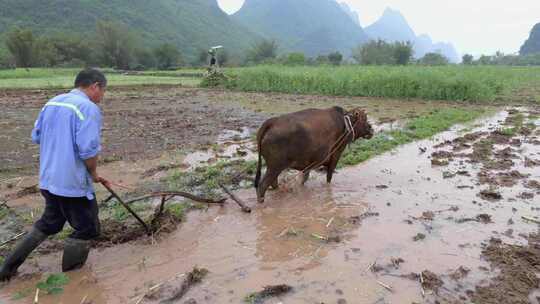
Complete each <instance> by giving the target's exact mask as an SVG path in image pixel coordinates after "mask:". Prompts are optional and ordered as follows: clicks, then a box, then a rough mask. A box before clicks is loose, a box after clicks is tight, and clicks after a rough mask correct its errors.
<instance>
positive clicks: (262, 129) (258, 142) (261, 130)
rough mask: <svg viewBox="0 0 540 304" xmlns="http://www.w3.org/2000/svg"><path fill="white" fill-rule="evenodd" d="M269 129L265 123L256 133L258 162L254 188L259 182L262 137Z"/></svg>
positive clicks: (268, 124)
mask: <svg viewBox="0 0 540 304" xmlns="http://www.w3.org/2000/svg"><path fill="white" fill-rule="evenodd" d="M268 129H270V123H268V121H266V122H265V123H264V124H263V125H262V127H261V128H260V129H259V132H258V133H257V150H258V152H259V160H258V162H257V174H256V175H255V181H254V182H253V186H254V187H255V188H258V187H259V182H260V180H261V169H262V155H261V146H262V141H263V139H264V135H266V132H267V131H268Z"/></svg>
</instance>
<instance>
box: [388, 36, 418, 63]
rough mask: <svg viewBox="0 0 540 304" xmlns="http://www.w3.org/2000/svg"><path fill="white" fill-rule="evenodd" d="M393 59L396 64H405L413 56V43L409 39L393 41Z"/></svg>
mask: <svg viewBox="0 0 540 304" xmlns="http://www.w3.org/2000/svg"><path fill="white" fill-rule="evenodd" d="M393 47H394V60H395V63H396V64H399V65H407V64H409V63H410V62H411V59H412V58H413V52H414V51H413V45H412V43H411V42H410V41H406V42H399V41H398V42H395V43H394V45H393Z"/></svg>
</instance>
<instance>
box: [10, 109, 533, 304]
mask: <svg viewBox="0 0 540 304" xmlns="http://www.w3.org/2000/svg"><path fill="white" fill-rule="evenodd" d="M505 115H506V114H505V112H502V113H499V114H498V115H496V116H495V117H492V118H490V119H488V120H487V121H485V122H482V123H481V125H482V126H483V127H482V128H486V127H487V128H489V127H490V126H491V127H493V126H495V125H496V124H498V122H499V121H500V120H501V119H504V117H505ZM458 134H459V132H457V131H456V130H452V131H449V132H445V133H442V134H440V135H439V136H437V137H436V138H435V139H434V140H426V141H420V142H416V143H413V144H409V145H406V146H403V147H400V148H399V149H397V150H395V151H393V152H390V153H386V154H384V155H382V156H379V157H376V158H374V159H372V160H370V161H368V162H365V163H363V164H361V165H358V166H355V167H350V168H346V169H342V170H340V171H339V173H338V174H337V175H335V179H334V182H333V184H332V185H327V184H326V183H325V181H324V180H325V178H324V177H323V176H321V175H314V176H313V177H312V179H311V180H310V181H309V182H308V183H307V184H306V186H305V187H302V186H300V185H298V184H293V185H292V186H291V187H285V189H282V190H279V191H276V192H271V193H269V194H268V197H267V200H266V202H265V203H264V204H262V205H257V204H256V203H255V202H256V196H255V193H254V191H252V190H251V189H250V190H245V191H242V192H240V193H239V196H241V197H242V198H243V199H244V200H246V201H247V202H250V204H251V205H252V206H253V207H254V210H253V212H252V213H251V214H244V213H242V212H241V211H240V210H239V208H238V207H237V206H236V205H235V204H234V203H232V202H230V203H228V204H227V205H226V206H225V207H223V208H210V209H209V210H208V211H194V212H191V213H190V214H189V216H188V220H187V221H186V222H185V223H184V224H183V226H182V227H181V228H180V229H179V230H178V231H176V232H175V233H173V234H171V235H169V236H167V237H165V238H163V239H161V240H158V241H157V243H155V244H152V243H151V242H150V240H144V241H140V242H138V243H134V244H125V245H121V246H116V247H114V248H107V249H101V250H98V251H94V252H92V254H91V256H90V259H89V263H88V265H87V266H86V267H85V268H84V269H83V270H81V271H79V272H74V273H70V274H69V276H70V278H71V282H70V284H69V285H68V286H67V287H66V288H65V292H64V293H63V294H62V295H58V296H46V295H42V296H41V297H40V302H39V303H42V304H47V303H81V301H82V300H83V298H85V297H86V299H87V300H88V301H92V302H91V303H94V304H101V303H135V302H137V300H138V299H139V298H140V296H141V295H143V294H144V293H145V292H146V291H147V289H148V288H149V287H151V286H154V285H155V284H158V283H160V282H163V281H165V280H167V279H169V278H171V277H174V276H175V275H177V274H180V273H184V272H187V271H190V270H191V269H192V268H193V267H194V266H195V265H197V266H199V267H204V268H207V269H208V270H209V271H210V274H209V275H208V277H207V278H206V279H204V281H203V283H202V284H200V285H198V286H195V287H194V288H193V289H192V290H191V291H190V292H189V293H188V294H187V295H186V296H185V297H184V298H183V300H184V301H185V300H186V299H189V298H194V299H196V300H197V301H198V303H241V302H242V301H243V299H244V297H245V296H246V295H247V294H249V293H250V292H253V291H258V290H260V289H261V288H262V287H263V286H265V285H274V284H283V283H285V284H289V285H291V286H293V287H294V292H292V293H290V294H287V295H285V296H283V297H282V298H276V299H270V300H268V301H267V302H265V303H280V302H281V303H293V304H294V303H337V301H338V300H339V299H346V300H347V303H360V304H363V303H370V304H371V303H411V302H430V301H431V300H430V299H431V296H430V295H429V294H428V295H426V298H423V297H422V293H421V288H420V283H419V282H418V281H414V280H409V279H406V278H400V277H397V276H396V275H399V274H409V273H410V272H415V273H419V272H421V271H423V270H426V269H428V270H430V271H432V272H434V273H436V274H438V275H441V276H442V279H443V280H444V281H445V286H444V288H443V290H442V291H441V293H443V294H449V295H450V294H456V296H457V293H455V292H453V288H454V287H455V285H456V283H455V282H453V281H452V280H451V279H449V278H448V277H447V275H448V274H450V273H451V272H453V271H454V270H455V269H457V268H458V267H460V266H465V267H468V268H470V269H471V272H470V273H469V275H468V276H467V277H466V278H465V279H464V281H462V282H461V283H462V284H463V285H464V286H465V288H466V289H474V286H475V285H476V284H478V283H479V282H482V281H483V280H484V281H485V280H486V279H487V278H489V277H492V276H493V275H494V274H495V273H490V272H489V271H483V270H480V269H479V268H478V267H479V266H486V267H487V266H488V264H487V263H486V262H484V261H482V260H481V258H480V251H481V242H482V241H485V240H487V239H489V238H490V237H491V236H493V235H496V236H497V237H500V238H502V239H503V240H504V241H505V242H516V243H520V242H523V240H524V239H523V238H521V237H519V236H518V233H529V232H534V231H537V229H538V228H537V226H536V225H534V224H531V223H526V222H524V221H522V220H521V219H520V217H521V216H522V215H525V216H530V215H531V212H533V211H531V204H533V203H534V202H535V201H536V202H537V200H538V198H535V199H533V201H529V202H524V201H519V200H518V201H514V202H510V201H509V200H508V199H507V198H513V197H515V196H516V195H517V194H518V193H520V192H521V191H522V187H521V185H517V186H515V187H512V188H505V189H501V192H502V193H503V197H504V198H505V199H503V200H502V201H500V202H498V203H490V202H486V201H482V200H481V199H480V198H478V197H477V196H476V194H477V193H478V192H479V190H480V189H483V188H484V187H482V186H477V185H476V181H475V178H474V177H467V176H458V177H455V178H452V179H444V178H443V177H442V171H446V170H449V169H450V170H457V169H458V167H459V168H460V169H462V168H466V169H467V170H469V171H470V172H471V176H475V175H476V174H475V173H476V171H475V170H476V169H475V168H474V167H473V166H471V165H469V164H467V163H464V164H461V165H460V164H457V165H451V166H450V168H440V167H432V166H431V163H430V160H429V158H428V156H429V155H431V152H433V148H432V146H433V145H434V144H435V143H437V142H439V141H441V140H445V139H452V138H454V137H456V136H457V135H458ZM420 147H425V148H427V151H426V152H425V153H423V154H421V153H420V152H419V148H420ZM539 152H540V149H539V146H534V145H523V147H522V153H523V155H539V154H538V153H539ZM520 171H522V172H527V173H530V174H532V176H531V178H533V179H534V178H535V179H538V178H539V177H540V172H538V170H534V169H533V168H528V169H526V168H521V167H520ZM381 185H385V186H387V188H382V187H380V186H381ZM462 185H470V186H473V189H470V188H458V186H462ZM377 186H379V187H377ZM473 201H476V202H477V203H475V204H473ZM452 206H457V207H459V210H458V211H450V210H448V209H449V208H450V207H452ZM512 208H515V210H514V211H513V210H512ZM368 211H370V212H378V213H379V214H380V215H379V216H375V217H369V218H366V219H364V220H363V221H362V222H361V224H359V225H358V224H354V223H351V222H350V221H349V218H350V217H352V216H358V215H360V214H363V213H365V212H368ZM424 211H433V212H434V213H435V218H434V220H433V221H427V220H420V219H414V217H420V216H421V215H422V213H423V212H424ZM480 213H488V214H490V215H491V216H492V220H493V222H494V223H492V224H481V223H478V222H466V223H462V224H457V223H456V222H455V220H454V219H457V218H463V217H475V216H476V215H477V214H480ZM448 217H453V218H454V219H448ZM510 218H512V219H513V221H514V222H515V223H514V224H513V225H512V226H510V227H511V228H512V229H514V231H515V233H514V236H513V237H512V238H510V237H507V236H504V235H502V232H504V231H505V230H507V229H508V228H509V226H507V221H508V220H509V219H510ZM407 220H410V221H412V223H411V222H409V223H408V222H407ZM417 233H423V234H425V235H426V238H425V239H424V240H421V241H417V242H414V241H413V236H415V235H416V234H417ZM313 234H316V235H321V236H328V235H335V234H338V235H340V236H341V242H339V243H326V242H323V241H321V240H319V239H318V238H317V237H314V236H313ZM391 258H402V259H403V260H404V261H405V262H403V263H402V264H400V266H399V268H392V267H386V265H387V264H389V263H390V261H391ZM375 261H376V262H377V264H379V265H382V266H385V269H386V270H385V271H382V272H379V273H378V274H377V273H373V272H371V271H368V270H367V269H368V267H369V266H370V265H371V264H372V263H373V262H375ZM59 263H60V253H57V254H52V255H49V256H44V257H39V258H37V259H34V260H32V261H31V262H28V263H26V264H25V265H24V266H23V267H22V268H21V271H22V273H23V274H31V273H50V272H58V271H60V266H59ZM36 276H39V275H35V276H34V277H33V278H30V279H28V278H27V279H21V276H19V277H18V278H17V279H15V280H14V281H13V282H12V283H11V284H9V285H8V286H6V287H4V288H3V289H1V290H0V301H2V303H32V299H31V298H33V296H29V297H27V298H25V299H23V300H20V301H12V300H10V297H11V295H13V294H14V293H15V292H16V291H20V290H23V289H25V288H32V289H33V288H34V286H35V283H36V281H37V280H39V279H40V278H39V277H36ZM23 277H24V275H23ZM177 282H179V281H177ZM378 282H381V283H384V284H386V285H389V286H391V287H392V291H388V290H387V289H385V288H384V287H382V286H381V285H380V284H379V283H378ZM178 284H179V283H178ZM32 293H33V292H32ZM141 303H152V301H149V300H144V301H143V302H141ZM180 303H183V302H182V301H180Z"/></svg>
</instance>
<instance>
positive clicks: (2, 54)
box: [0, 48, 15, 69]
mask: <svg viewBox="0 0 540 304" xmlns="http://www.w3.org/2000/svg"><path fill="white" fill-rule="evenodd" d="M13 67H15V61H14V59H13V56H12V55H11V54H10V53H9V51H8V50H7V49H4V48H0V69H8V68H13Z"/></svg>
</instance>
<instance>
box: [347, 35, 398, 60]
mask: <svg viewBox="0 0 540 304" xmlns="http://www.w3.org/2000/svg"><path fill="white" fill-rule="evenodd" d="M353 58H354V59H355V60H356V61H358V62H359V63H361V64H366V65H391V64H395V63H396V60H395V52H394V47H393V45H392V44H390V43H388V42H386V41H384V40H380V39H379V40H371V41H369V42H367V43H366V44H363V45H361V46H360V47H358V48H357V49H356V50H354V51H353Z"/></svg>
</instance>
